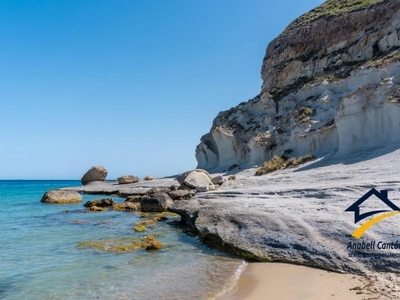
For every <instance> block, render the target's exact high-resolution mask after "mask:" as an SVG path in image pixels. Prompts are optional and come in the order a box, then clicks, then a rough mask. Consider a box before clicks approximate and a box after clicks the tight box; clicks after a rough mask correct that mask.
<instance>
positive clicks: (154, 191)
mask: <svg viewBox="0 0 400 300" xmlns="http://www.w3.org/2000/svg"><path fill="white" fill-rule="evenodd" d="M169 191H170V190H169V189H158V188H152V189H150V190H148V191H147V192H146V195H154V194H159V193H168V192H169Z"/></svg>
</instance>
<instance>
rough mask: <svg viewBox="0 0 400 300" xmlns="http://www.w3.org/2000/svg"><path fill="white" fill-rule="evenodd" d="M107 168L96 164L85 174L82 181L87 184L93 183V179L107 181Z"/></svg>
mask: <svg viewBox="0 0 400 300" xmlns="http://www.w3.org/2000/svg"><path fill="white" fill-rule="evenodd" d="M107 174H108V172H107V170H106V169H105V168H104V167H101V166H94V167H91V168H90V169H89V171H87V172H86V173H85V175H83V177H82V179H81V182H82V184H83V185H86V184H88V183H91V182H93V181H105V180H106V178H107Z"/></svg>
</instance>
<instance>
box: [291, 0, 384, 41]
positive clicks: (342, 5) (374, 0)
mask: <svg viewBox="0 0 400 300" xmlns="http://www.w3.org/2000/svg"><path fill="white" fill-rule="evenodd" d="M385 1H388V0H328V1H326V2H324V3H322V4H321V5H320V6H318V7H316V8H314V9H312V10H310V11H309V12H307V13H305V14H304V15H302V16H300V17H299V18H297V19H296V20H294V21H293V22H292V23H291V24H290V25H289V26H288V27H287V28H286V29H285V31H284V32H283V33H288V32H290V31H292V30H293V29H294V28H297V27H299V26H304V25H307V24H309V23H311V22H312V21H314V20H316V19H319V18H322V17H329V16H337V15H342V14H346V13H349V12H352V11H355V10H359V9H364V8H367V7H369V6H372V5H375V4H378V3H381V2H385Z"/></svg>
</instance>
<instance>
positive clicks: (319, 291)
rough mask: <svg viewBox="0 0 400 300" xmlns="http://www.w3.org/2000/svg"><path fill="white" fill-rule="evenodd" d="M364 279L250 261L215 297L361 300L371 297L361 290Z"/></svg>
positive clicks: (233, 299) (235, 299) (220, 299)
mask: <svg viewBox="0 0 400 300" xmlns="http://www.w3.org/2000/svg"><path fill="white" fill-rule="evenodd" d="M366 281H367V280H366V278H365V277H363V276H357V275H353V274H340V273H334V272H329V271H325V270H322V269H316V268H311V267H305V266H299V265H291V264H285V263H268V262H266V263H262V262H251V263H248V265H247V267H246V268H245V269H244V271H243V272H242V273H241V274H240V277H239V279H238V281H237V282H236V284H235V286H234V287H233V289H231V290H230V291H228V292H227V293H225V294H223V295H221V296H220V297H217V299H218V300H259V299H268V300H292V299H307V300H320V299H346V300H361V299H365V296H369V297H371V296H373V294H371V293H370V292H369V291H363V290H362V287H363V286H365V282H366Z"/></svg>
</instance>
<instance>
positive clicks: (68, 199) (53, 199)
mask: <svg viewBox="0 0 400 300" xmlns="http://www.w3.org/2000/svg"><path fill="white" fill-rule="evenodd" d="M41 202H43V203H53V204H69V203H78V202H82V195H80V194H79V193H78V192H76V191H70V190H51V191H48V192H46V193H45V194H44V195H43V197H42V200H41Z"/></svg>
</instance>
